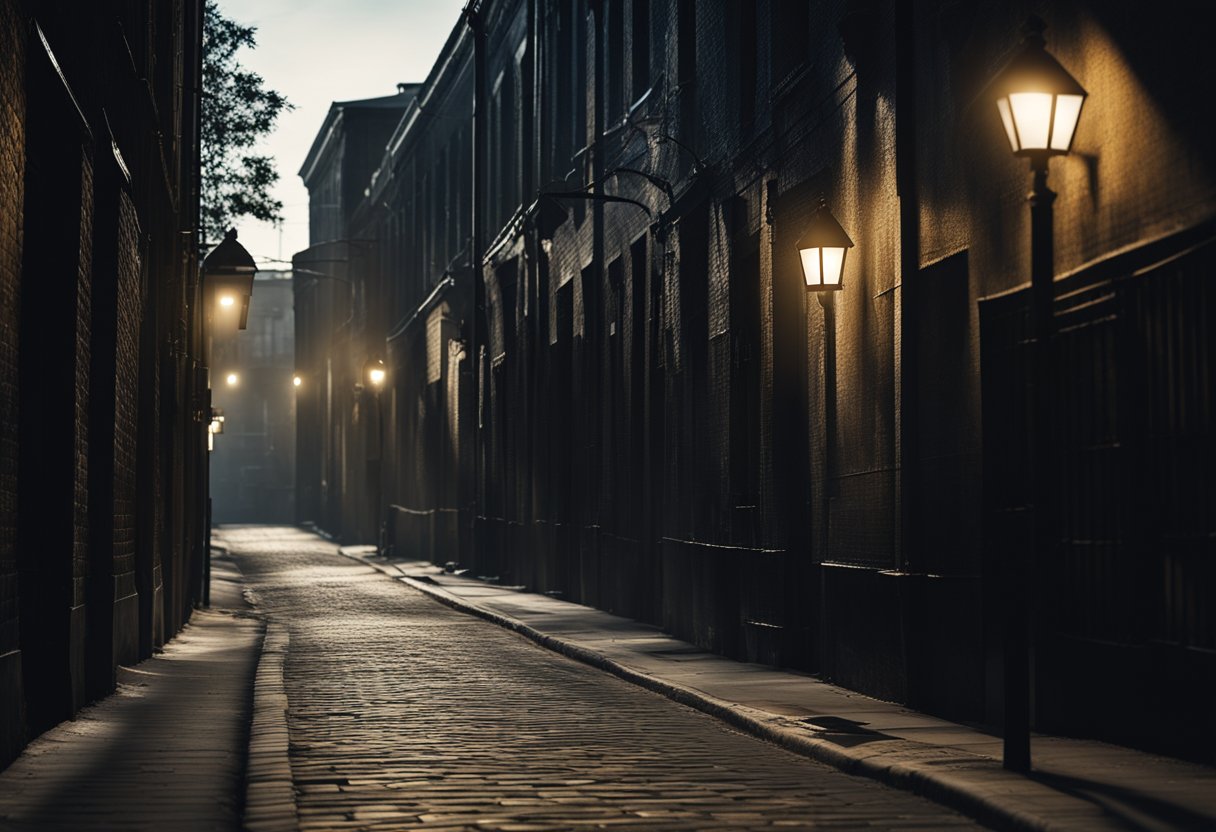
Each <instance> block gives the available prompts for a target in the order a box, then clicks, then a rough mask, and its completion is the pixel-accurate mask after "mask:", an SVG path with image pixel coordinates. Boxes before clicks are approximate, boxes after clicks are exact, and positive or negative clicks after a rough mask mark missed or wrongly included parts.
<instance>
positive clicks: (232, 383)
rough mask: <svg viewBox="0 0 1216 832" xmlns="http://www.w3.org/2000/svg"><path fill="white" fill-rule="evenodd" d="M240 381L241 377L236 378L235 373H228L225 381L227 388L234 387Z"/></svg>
mask: <svg viewBox="0 0 1216 832" xmlns="http://www.w3.org/2000/svg"><path fill="white" fill-rule="evenodd" d="M240 380H241V377H240V376H238V375H237V374H236V373H229V374H228V376H227V378H226V379H225V381H227V382H228V386H229V387H236V385H237V384H238V383H239V382H240Z"/></svg>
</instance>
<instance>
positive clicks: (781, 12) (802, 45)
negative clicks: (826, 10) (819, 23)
mask: <svg viewBox="0 0 1216 832" xmlns="http://www.w3.org/2000/svg"><path fill="white" fill-rule="evenodd" d="M772 12H773V21H772V23H773V27H772V36H773V37H772V40H773V84H774V85H776V84H780V83H781V82H782V81H784V80H785V79H786V78H788V77H789V76H790V75H791V74H792V73H793V72H794V70H796V69H797V68H798V67H799V66H801V65H802V63H803V61H804V60H805V56H806V45H807V42H808V40H809V37H810V30H811V16H810V5H809V4H808V3H807V0H773V5H772Z"/></svg>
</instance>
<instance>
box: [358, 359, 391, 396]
mask: <svg viewBox="0 0 1216 832" xmlns="http://www.w3.org/2000/svg"><path fill="white" fill-rule="evenodd" d="M387 379H388V369H387V368H386V367H385V366H384V362H383V361H382V360H380V359H379V358H371V359H368V361H367V363H365V364H364V365H363V383H364V384H365V385H367V387H368V388H369V389H371V390H372V391H373V392H375V393H379V392H380V391H381V390H382V389H384V382H385V381H386V380H387Z"/></svg>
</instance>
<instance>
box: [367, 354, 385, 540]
mask: <svg viewBox="0 0 1216 832" xmlns="http://www.w3.org/2000/svg"><path fill="white" fill-rule="evenodd" d="M363 380H364V383H365V384H366V386H367V389H370V390H371V391H372V396H373V398H375V400H376V408H375V409H376V460H377V462H376V464H377V470H376V496H375V498H374V499H375V504H374V506H373V510H374V512H375V523H376V536H377V541H376V551H377V552H378V553H380V554H382V555H383V554H387V548H386V544H387V539H386V530H385V528H384V519H383V505H382V504H383V502H384V408H383V406H382V405H381V403H380V391H381V390H383V389H384V382H385V381H387V380H388V369H387V368H386V367H385V366H384V361H383V360H381V359H379V358H369V359H368V360H367V362H366V363H364V365H363Z"/></svg>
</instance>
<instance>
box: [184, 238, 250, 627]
mask: <svg viewBox="0 0 1216 832" xmlns="http://www.w3.org/2000/svg"><path fill="white" fill-rule="evenodd" d="M257 270H258V267H257V263H255V262H254V260H253V257H252V256H251V255H250V254H249V252H248V251H246V250H245V247H244V246H243V245H241V244H240V243H238V242H237V240H236V229H235V228H232V229H229V230H228V233H227V234H225V235H224V239H223V241H221V242H220V244H219V245H217V246H216V247H215V248H213V249H212V250H211V251H210V252H209V253H208V254H207V256H206V258H204V259H203V263H202V266H201V269H200V271H201V275H200V277H201V284H202V292H201V294H202V298H201V300H202V304H203V308H202V315H203V365H204V370H205V371H204V372H203V373H202V374H201V378H200V380H199V382H198V383H197V385H196V388H195V391H196V392H195V395H196V397H197V401H198V406H197V407H196V410H195V412H196V414H197V416H196V419H197V420H198V421H200V422H202V421H207V449H208V450H210V449H211V448H212V447H213V446H214V445H213V439H214V432H213V431H212V429H211V425H212V422H211V421H210V420H205V414H208V413H210V410H211V372H210V367H211V346H212V342H213V340H214V338H215V330H216V329H217V328H220V329H223V330H226V331H235V330H239V329H245V327H246V325H247V324H248V322H249V298H250V297H251V296H252V295H253V275H254V273H255V272H256V271H257ZM227 381H228V385H229V386H235V385H236V384H237V382H238V381H239V378H238V377H237V375H236V373H229V374H228V378H227ZM220 425H221V426H222V425H223V422H222V421H221V422H220ZM201 468H202V474H201V476H202V489H201V491H202V499H203V500H204V504H203V508H204V511H203V516H204V517H205V518H206V520H205V522H204V524H203V525H204V527H205V529H204V535H205V538H206V539H205V541H204V545H205V547H206V552H205V554H204V556H203V558H202V561H203V562H202V564H201V569H202V573H203V574H202V576H201V582H202V585H203V605H204V606H207V607H209V606H211V471H210V465H206V464H205V465H202V466H201Z"/></svg>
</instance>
